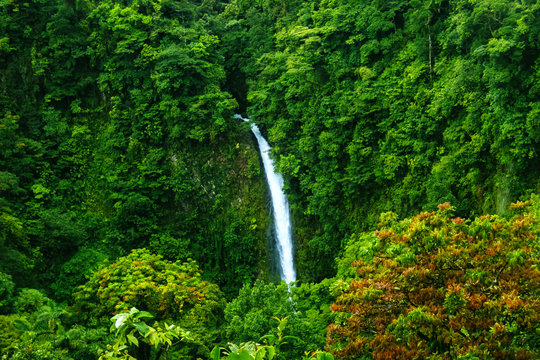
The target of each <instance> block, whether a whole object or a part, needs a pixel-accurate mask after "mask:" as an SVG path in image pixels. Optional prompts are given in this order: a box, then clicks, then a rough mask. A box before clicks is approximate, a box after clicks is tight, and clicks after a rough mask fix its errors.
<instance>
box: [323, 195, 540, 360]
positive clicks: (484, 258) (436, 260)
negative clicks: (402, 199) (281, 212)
mask: <svg viewBox="0 0 540 360" xmlns="http://www.w3.org/2000/svg"><path fill="white" fill-rule="evenodd" d="M529 205H530V202H522V203H516V204H513V205H512V207H511V209H512V210H514V211H515V212H516V213H518V214H517V215H515V216H514V217H513V218H502V217H499V216H496V215H486V216H481V217H478V218H476V219H474V220H465V219H462V218H459V217H454V216H452V210H453V208H452V207H451V206H450V204H448V203H445V204H441V205H439V210H438V211H436V212H423V213H420V214H419V215H417V216H415V217H413V218H411V219H407V220H404V221H400V222H398V221H397V220H396V216H395V214H393V213H386V214H383V215H381V221H380V224H379V229H378V230H377V231H375V232H374V233H369V234H366V233H365V234H362V235H355V236H353V237H352V238H351V240H350V242H349V244H348V246H347V249H346V251H345V255H344V257H343V258H341V259H340V260H339V261H338V266H339V274H338V278H341V279H343V280H339V281H337V282H336V284H335V287H334V290H335V292H336V297H337V298H336V301H335V303H334V304H333V305H332V307H331V309H332V310H333V311H334V312H335V316H336V318H335V322H334V323H333V324H331V325H330V326H329V327H328V335H327V348H328V350H330V351H331V352H332V353H333V355H334V356H335V357H336V358H339V359H538V358H540V330H539V329H540V269H539V268H538V267H539V265H540V260H539V256H538V255H539V238H538V232H539V231H538V229H539V227H538V219H535V216H534V215H533V211H528V206H529ZM539 205H540V204H539ZM536 213H538V211H536ZM537 215H538V214H537Z"/></svg>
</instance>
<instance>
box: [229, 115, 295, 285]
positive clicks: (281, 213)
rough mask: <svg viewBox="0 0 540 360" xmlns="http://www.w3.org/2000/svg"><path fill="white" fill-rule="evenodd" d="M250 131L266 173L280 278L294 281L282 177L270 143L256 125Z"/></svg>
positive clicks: (288, 215) (291, 246) (290, 238)
mask: <svg viewBox="0 0 540 360" xmlns="http://www.w3.org/2000/svg"><path fill="white" fill-rule="evenodd" d="M234 117H235V118H236V119H242V120H244V121H249V119H246V118H243V117H242V116H241V115H239V114H236V115H234ZM251 131H252V132H253V134H254V135H255V137H256V138H257V142H258V143H259V151H260V153H261V157H262V161H263V165H264V172H265V173H266V181H267V182H268V187H269V188H270V196H271V197H272V208H273V210H274V228H275V232H276V244H277V250H278V255H279V262H280V267H281V269H280V271H281V280H285V282H286V283H287V284H290V283H291V282H294V281H296V271H295V270H294V259H293V244H292V234H291V219H290V214H289V202H288V201H287V197H286V196H285V193H284V192H283V177H282V176H281V174H280V173H276V172H275V170H274V163H273V161H272V159H271V158H270V154H269V153H270V145H268V142H267V141H266V139H265V138H264V137H263V136H262V135H261V131H260V130H259V128H258V126H257V125H256V124H254V123H251Z"/></svg>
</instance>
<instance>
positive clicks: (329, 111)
mask: <svg viewBox="0 0 540 360" xmlns="http://www.w3.org/2000/svg"><path fill="white" fill-rule="evenodd" d="M250 4H251V3H250V2H247V1H246V2H244V1H237V2H235V3H234V5H231V7H232V8H234V9H235V11H234V12H233V13H234V15H235V16H234V17H233V20H231V21H230V22H229V23H228V29H230V31H234V32H236V34H235V36H234V37H232V36H231V35H228V36H229V37H232V38H233V40H234V41H235V42H233V45H241V46H248V47H249V48H250V51H249V52H248V54H253V56H252V58H251V61H250V62H249V66H245V65H244V63H246V61H247V60H246V59H245V58H241V57H238V56H236V57H232V58H231V60H232V61H233V62H234V63H233V64H234V65H233V64H229V65H228V66H229V67H231V68H233V69H234V71H236V72H235V76H234V78H235V79H236V78H239V76H237V75H236V74H237V73H240V74H242V75H243V76H244V77H245V78H246V79H247V80H246V83H247V89H248V90H247V99H248V109H247V112H248V114H249V115H250V116H252V117H253V118H255V119H256V120H257V122H258V123H261V124H262V125H264V126H265V128H266V130H267V132H268V136H269V140H270V142H271V143H273V144H274V151H275V154H276V158H278V159H279V167H280V169H281V170H282V172H283V173H284V174H286V179H287V180H288V181H287V183H288V185H287V186H288V193H289V199H290V201H291V203H292V209H293V213H294V216H295V219H296V224H295V225H296V233H297V239H298V245H299V246H298V249H299V250H298V263H299V264H298V267H299V273H300V274H301V276H302V277H304V278H306V279H320V278H322V277H325V276H329V275H332V274H334V271H335V268H334V265H333V259H334V257H335V255H336V254H338V253H339V251H340V248H341V245H342V242H343V239H344V238H345V237H347V236H348V235H349V234H350V233H352V232H356V231H359V230H365V229H366V228H367V227H369V226H373V225H375V224H376V220H377V218H378V214H379V213H380V212H383V211H388V210H392V211H394V212H396V213H398V214H399V215H401V216H407V215H412V214H413V213H415V212H418V211H420V210H422V209H426V210H433V209H435V208H436V205H437V204H439V203H442V202H445V201H449V202H451V203H452V204H453V206H455V207H456V211H457V213H458V214H459V215H461V216H472V215H480V214H483V213H488V212H489V213H497V214H500V215H503V214H504V213H505V212H506V211H507V208H508V205H509V203H510V200H512V199H515V198H517V197H519V196H524V195H525V197H527V195H528V194H529V193H530V192H531V191H536V190H537V189H538V186H539V180H538V179H539V178H540V174H539V171H540V167H539V166H538V164H539V163H540V159H539V153H538V149H539V142H540V127H539V124H540V112H539V111H540V107H539V106H540V105H539V104H540V103H539V101H538V99H539V98H540V93H539V91H540V88H539V87H538V84H539V74H540V73H539V71H540V70H539V69H540V62H539V61H540V60H539V55H540V52H539V48H540V35H539V34H540V19H539V16H540V15H539V11H540V8H539V5H538V3H537V2H536V1H506V0H504V1H493V0H485V1H484V0H480V1H468V0H437V1H422V0H419V1H379V0H357V1H342V0H335V1H302V2H300V1H298V2H294V1H293V2H279V1H273V2H272V1H269V2H262V3H261V4H260V5H259V6H252V5H250ZM260 18H262V19H265V20H266V21H260ZM267 34H269V35H267ZM265 35H266V37H265ZM245 44H247V45H245ZM234 66H236V67H234ZM240 78H241V77H240Z"/></svg>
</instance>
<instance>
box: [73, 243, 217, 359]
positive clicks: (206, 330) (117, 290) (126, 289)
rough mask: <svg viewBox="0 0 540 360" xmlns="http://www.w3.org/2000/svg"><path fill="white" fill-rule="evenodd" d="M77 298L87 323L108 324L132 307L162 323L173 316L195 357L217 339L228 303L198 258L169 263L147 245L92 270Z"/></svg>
mask: <svg viewBox="0 0 540 360" xmlns="http://www.w3.org/2000/svg"><path fill="white" fill-rule="evenodd" d="M74 300H75V304H74V310H75V312H76V313H77V315H78V317H79V319H80V320H82V321H86V322H95V321H96V320H97V321H98V323H100V324H103V325H104V324H107V323H108V317H109V315H110V313H111V312H112V313H114V314H115V315H118V314H122V313H125V312H129V310H130V309H131V308H134V307H135V308H137V309H140V311H147V312H150V313H152V314H154V316H155V319H156V321H158V322H162V321H168V322H169V323H172V322H173V321H174V323H175V324H176V325H177V326H179V327H181V328H182V329H185V330H186V331H189V332H190V334H191V335H190V339H189V340H190V341H189V344H186V345H185V346H184V347H183V349H182V351H185V352H192V354H191V355H192V356H193V352H195V353H197V352H200V353H201V354H204V353H205V352H206V353H209V349H208V346H209V345H211V344H212V343H213V342H215V341H217V339H219V337H220V326H221V324H222V319H223V308H224V303H225V300H224V298H223V295H222V293H221V292H220V290H219V288H218V287H217V286H216V285H214V284H211V283H209V282H207V281H204V280H203V279H202V275H201V272H200V271H199V268H198V266H197V265H196V263H195V262H194V261H188V262H185V263H181V262H179V261H177V262H171V261H167V260H164V259H163V258H162V256H160V255H154V254H151V253H150V252H149V251H148V250H146V249H136V250H133V251H132V252H131V253H130V254H129V255H128V256H125V257H121V258H119V259H118V260H116V261H115V262H114V263H111V264H109V265H106V266H104V267H102V268H101V269H100V270H98V271H96V272H95V273H93V274H92V275H91V276H90V278H89V279H88V282H87V283H86V284H85V285H82V286H80V287H79V288H78V290H77V292H76V293H75V294H74ZM143 314H146V313H143ZM141 316H142V315H141Z"/></svg>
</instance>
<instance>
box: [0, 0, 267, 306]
mask: <svg viewBox="0 0 540 360" xmlns="http://www.w3.org/2000/svg"><path fill="white" fill-rule="evenodd" d="M220 9H222V6H221V5H220V4H219V3H206V2H205V3H203V4H196V3H193V4H191V5H190V6H187V7H186V6H185V4H183V3H181V2H176V1H143V0H141V1H138V0H134V1H126V2H117V1H110V0H109V1H100V2H92V1H74V2H71V1H52V2H51V1H33V2H29V3H28V2H23V1H3V2H1V3H0V18H1V21H0V34H2V38H1V44H2V46H1V47H0V51H1V52H2V57H1V60H0V69H1V71H2V74H3V75H2V82H1V83H0V104H1V105H0V119H1V120H0V121H1V123H0V143H1V146H2V152H1V154H0V169H1V172H0V196H1V201H0V247H1V250H0V256H1V262H0V263H1V265H0V271H3V272H6V273H8V274H10V275H11V276H12V277H13V279H14V280H15V282H16V283H18V284H19V285H23V286H37V284H38V283H42V284H43V283H45V284H50V287H49V288H48V289H47V290H48V291H49V292H50V293H51V294H54V295H55V297H57V298H59V299H64V300H67V299H69V298H70V295H71V294H70V289H73V287H74V286H75V285H77V284H80V283H82V282H83V281H84V276H85V275H87V274H89V273H90V272H91V271H92V270H93V269H95V266H96V265H97V263H99V262H101V261H102V260H103V259H104V258H106V257H117V256H119V255H122V254H126V253H127V252H128V251H129V250H130V249H132V248H137V247H147V248H149V249H151V250H152V251H154V252H157V253H160V254H162V255H163V256H165V257H166V258H168V259H170V260H185V259H187V258H189V257H192V258H194V259H196V260H199V262H200V264H201V266H202V267H203V269H205V270H206V274H207V275H208V276H209V277H211V278H212V279H213V280H214V281H217V282H218V283H219V284H220V285H222V287H223V289H224V290H225V291H226V293H228V294H229V295H232V294H233V293H234V292H235V291H236V290H237V289H238V288H239V287H240V286H241V285H242V284H243V283H244V282H245V281H249V280H251V279H253V278H254V277H256V276H257V275H259V274H260V273H261V272H263V269H264V263H265V262H266V257H265V255H264V254H265V252H264V250H265V242H266V228H267V223H268V221H267V215H266V203H265V190H264V187H263V178H262V177H261V173H260V167H259V161H258V157H257V154H256V150H255V149H254V147H253V143H252V142H251V139H250V137H249V135H247V134H249V129H248V128H247V126H246V125H245V124H240V123H238V122H237V121H235V120H233V119H232V115H233V110H234V108H235V107H236V101H235V100H234V99H233V98H232V97H231V95H229V94H228V93H226V92H224V91H222V90H221V86H222V84H223V82H224V78H225V71H224V69H223V65H222V64H223V62H224V58H223V57H222V56H221V55H220V52H219V51H218V50H219V47H218V46H219V42H220V40H219V38H218V37H217V36H216V35H214V34H213V33H214V30H213V29H214V28H215V27H216V25H215V21H216V20H215V16H216V14H217V13H218V11H219V10H220ZM248 205H249V206H248ZM232 244H234V250H233V249H232V248H233V245H232ZM240 249H241V251H237V250H240ZM76 265H82V266H80V267H79V266H76ZM29 271H32V272H33V274H35V276H31V277H28V276H26V274H27V273H28V272H29Z"/></svg>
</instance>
